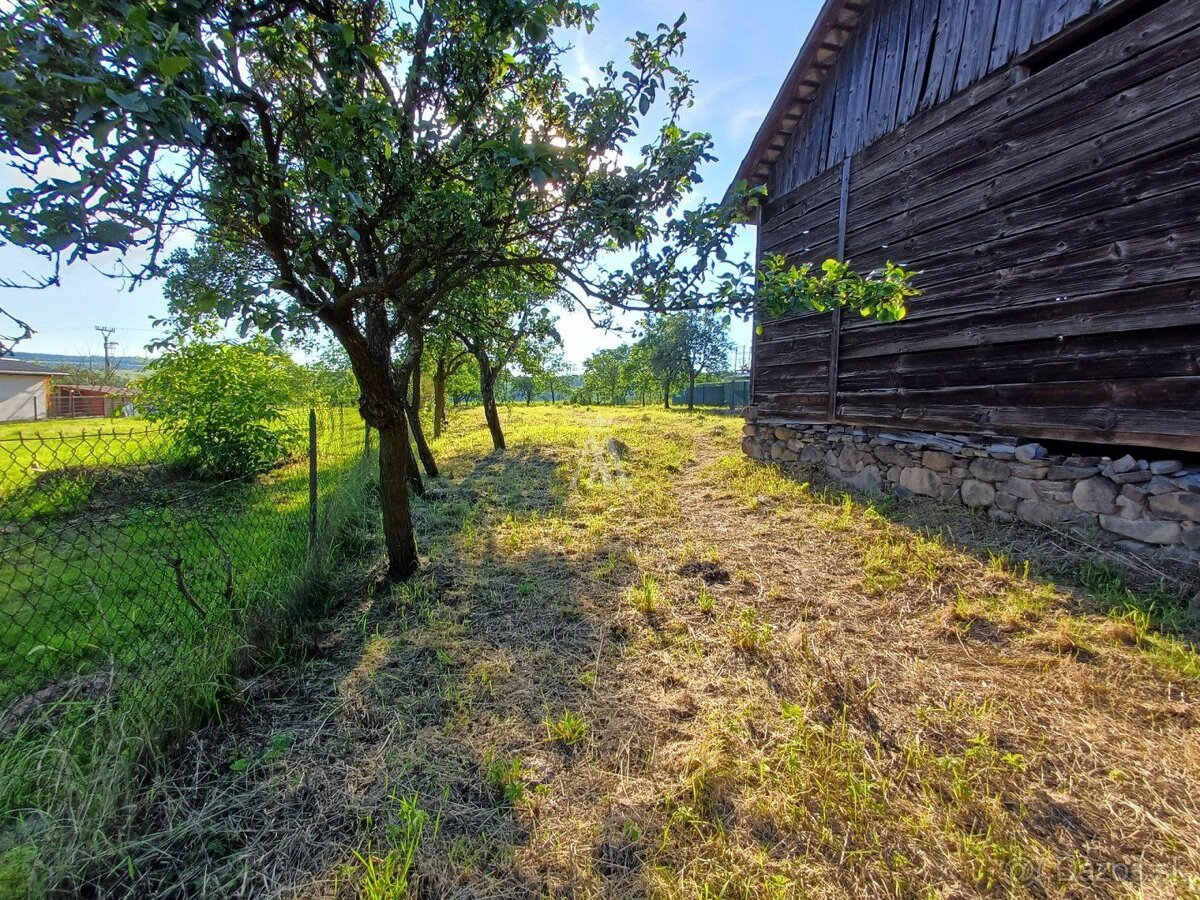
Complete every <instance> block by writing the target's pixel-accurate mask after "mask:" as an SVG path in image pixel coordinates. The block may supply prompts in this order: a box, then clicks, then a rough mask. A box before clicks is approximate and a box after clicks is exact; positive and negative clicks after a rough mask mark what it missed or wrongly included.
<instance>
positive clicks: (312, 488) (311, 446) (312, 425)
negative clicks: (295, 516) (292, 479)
mask: <svg viewBox="0 0 1200 900" xmlns="http://www.w3.org/2000/svg"><path fill="white" fill-rule="evenodd" d="M316 543H317V411H316V410H315V409H313V408H312V407H309V410H308V545H309V546H310V547H312V546H314V545H315V544H316Z"/></svg>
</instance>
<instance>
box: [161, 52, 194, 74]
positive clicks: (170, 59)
mask: <svg viewBox="0 0 1200 900" xmlns="http://www.w3.org/2000/svg"><path fill="white" fill-rule="evenodd" d="M191 64H192V61H191V60H190V59H188V58H187V57H186V56H164V57H163V58H162V59H160V60H159V61H158V71H159V72H161V73H162V75H163V77H164V78H174V77H175V76H176V75H178V74H179V73H180V72H183V71H185V70H186V69H188V68H189V67H190V66H191Z"/></svg>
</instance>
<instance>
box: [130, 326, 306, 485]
mask: <svg viewBox="0 0 1200 900" xmlns="http://www.w3.org/2000/svg"><path fill="white" fill-rule="evenodd" d="M295 369H296V364H295V363H293V362H292V361H291V360H290V359H289V358H288V357H287V356H285V355H284V354H283V353H282V352H280V351H279V350H278V349H277V348H275V347H274V346H273V345H271V343H270V342H269V341H267V340H266V339H265V338H261V337H260V338H255V339H253V340H251V341H249V342H247V343H244V344H237V343H225V342H222V343H203V342H196V343H190V344H186V345H184V346H183V347H180V348H179V349H177V350H172V351H170V352H169V353H166V354H164V355H163V356H162V357H160V358H159V359H157V360H155V361H154V362H153V363H151V365H150V375H149V377H147V378H146V379H145V380H144V381H142V383H141V385H140V387H141V400H140V402H141V404H142V407H143V409H144V410H145V411H146V414H147V416H148V417H149V418H151V419H157V420H161V421H162V422H164V423H165V425H166V428H167V430H168V431H170V432H171V434H172V436H173V438H174V440H175V443H176V449H177V450H178V451H179V452H180V453H181V454H182V455H183V456H184V457H185V458H186V459H187V460H188V461H189V462H190V463H191V464H192V465H193V466H195V468H196V469H197V471H198V472H199V473H200V474H202V475H204V476H205V477H211V478H236V477H241V476H246V475H254V474H257V473H259V472H263V471H266V470H267V469H269V468H271V467H272V466H273V465H275V464H276V463H278V462H280V461H281V460H282V459H283V458H285V457H286V456H287V455H288V453H289V451H290V450H291V449H292V448H293V447H294V446H296V444H297V442H298V437H299V435H298V434H296V433H294V432H289V429H287V428H286V427H285V422H284V417H283V410H284V408H285V406H286V405H287V404H288V402H289V401H291V400H292V399H293V396H292V395H293V389H294V385H295V384H296V378H295Z"/></svg>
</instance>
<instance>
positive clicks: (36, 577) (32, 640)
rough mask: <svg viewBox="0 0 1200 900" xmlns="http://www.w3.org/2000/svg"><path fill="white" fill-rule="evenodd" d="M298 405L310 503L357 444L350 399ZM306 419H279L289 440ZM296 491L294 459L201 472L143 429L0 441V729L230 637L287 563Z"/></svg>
mask: <svg viewBox="0 0 1200 900" xmlns="http://www.w3.org/2000/svg"><path fill="white" fill-rule="evenodd" d="M314 415H315V418H316V425H317V427H316V441H315V444H311V445H309V447H308V449H309V451H310V452H315V454H316V463H317V467H316V496H317V504H318V507H317V508H318V509H320V508H321V505H322V504H323V503H324V502H325V501H326V499H327V498H328V497H329V495H330V492H331V491H332V490H333V489H334V488H335V487H336V485H337V484H338V482H339V479H341V478H344V477H347V473H348V472H350V471H351V470H352V469H353V468H354V465H355V463H357V462H358V461H359V460H361V458H362V456H363V454H364V448H365V447H366V446H367V444H368V442H367V441H366V434H365V432H364V426H363V423H362V420H361V419H360V418H359V416H358V414H357V412H356V411H355V410H348V409H342V408H331V409H321V410H316V411H314ZM308 417H309V411H308V410H296V411H293V412H292V413H291V414H290V415H289V417H288V427H294V428H295V429H296V431H297V433H298V436H300V440H301V445H302V446H303V445H305V444H308ZM46 426H49V427H48V428H47V427H46ZM309 495H310V473H309V457H308V456H307V455H299V456H297V458H295V459H292V460H289V461H287V462H286V463H284V464H283V465H281V466H279V467H277V468H275V469H273V470H272V471H270V472H268V473H266V474H264V475H260V476H258V477H255V478H252V479H234V480H229V481H223V482H219V483H213V482H207V481H203V480H200V479H198V478H197V477H195V476H194V475H193V474H192V473H191V472H190V470H189V469H188V467H187V466H186V464H185V461H184V460H182V459H179V458H178V457H177V455H176V453H175V450H174V448H173V444H172V441H171V439H170V437H169V435H167V434H166V433H165V432H163V431H162V430H160V429H156V428H153V427H127V428H124V429H110V428H106V429H103V430H100V429H96V430H91V429H89V430H85V431H82V432H78V433H74V434H63V433H56V432H55V431H54V430H53V425H52V423H45V425H43V426H39V427H37V428H36V429H35V430H30V431H26V432H24V433H17V434H15V435H11V436H0V530H2V533H0V733H11V731H12V729H13V728H14V727H16V726H17V725H18V724H19V723H20V722H21V721H23V720H25V719H27V718H28V717H29V716H30V715H31V714H32V713H35V712H37V711H39V710H40V709H43V708H45V707H46V706H47V705H53V704H55V703H57V702H59V701H71V702H76V701H88V700H89V698H93V697H95V698H97V699H98V698H99V695H101V694H103V695H104V696H105V698H110V697H111V695H112V692H113V685H114V684H116V683H118V682H121V683H129V682H130V681H136V682H138V683H140V684H141V685H142V686H145V685H153V684H154V682H155V680H156V679H159V678H167V677H171V676H170V674H169V673H171V672H173V671H177V667H178V664H179V662H180V660H181V658H183V657H185V656H186V654H187V652H188V650H189V649H191V648H192V647H193V646H195V645H198V644H200V643H204V642H209V641H211V640H212V639H213V637H214V635H224V636H225V637H226V639H229V638H230V637H231V636H232V635H235V634H236V632H237V630H238V628H239V626H240V624H241V622H242V620H243V619H244V618H245V617H246V615H247V614H248V613H249V612H250V611H251V609H252V608H253V606H254V604H256V603H258V602H262V601H263V600H264V598H266V597H267V596H269V595H270V594H271V593H272V591H273V589H277V588H279V587H281V586H282V585H284V584H285V583H287V581H288V579H289V578H291V579H294V577H295V573H296V572H297V571H299V570H300V569H302V568H303V564H304V561H305V557H306V553H307V548H308V544H309V540H310V531H309V529H310V500H309ZM131 675H132V676H136V677H135V678H134V679H130V678H129V676H131Z"/></svg>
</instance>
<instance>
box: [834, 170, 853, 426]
mask: <svg viewBox="0 0 1200 900" xmlns="http://www.w3.org/2000/svg"><path fill="white" fill-rule="evenodd" d="M851 159H852V157H850V156H847V157H846V158H845V159H843V160H842V182H841V195H840V197H839V200H838V248H837V254H838V259H839V260H842V259H845V258H846V213H847V211H848V210H849V208H850V160H851ZM841 349H842V308H841V307H840V306H835V307H834V308H833V324H832V326H831V328H830V335H829V413H828V417H829V421H830V422H836V421H837V392H838V357H839V356H840V355H841Z"/></svg>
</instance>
